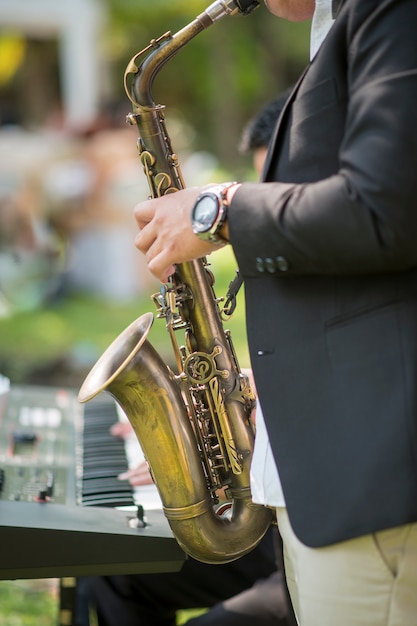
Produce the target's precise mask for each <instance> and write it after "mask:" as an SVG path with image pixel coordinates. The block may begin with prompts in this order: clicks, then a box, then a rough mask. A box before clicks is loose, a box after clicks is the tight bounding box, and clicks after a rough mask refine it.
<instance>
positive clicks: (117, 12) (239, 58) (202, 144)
mask: <svg viewBox="0 0 417 626" xmlns="http://www.w3.org/2000/svg"><path fill="white" fill-rule="evenodd" d="M107 2H108V3H109V8H110V20H109V24H110V29H109V32H108V41H107V42H106V46H107V50H108V59H109V63H110V66H111V77H112V86H111V91H112V93H113V94H114V95H115V97H116V98H119V97H120V99H121V101H123V98H124V97H125V96H124V92H123V87H122V77H123V74H124V70H125V68H126V65H127V63H128V61H129V59H130V58H131V57H132V56H133V55H134V54H136V53H137V52H138V51H139V50H141V49H143V48H144V47H145V46H146V45H147V44H148V42H149V41H150V40H151V39H153V38H157V37H159V36H160V35H162V34H163V33H165V32H166V31H168V30H170V31H171V32H172V33H175V32H177V31H178V30H180V29H181V28H182V27H184V26H185V25H186V24H188V23H189V22H190V21H192V20H193V19H194V18H195V17H196V16H197V15H198V14H199V13H201V12H202V11H203V10H204V9H205V8H206V7H207V6H208V5H209V3H208V2H205V1H204V0H175V1H174V2H173V1H172V0H152V2H149V0H107ZM308 29H309V25H308V24H306V23H304V24H290V23H289V22H286V21H284V20H278V19H276V18H274V17H272V16H271V14H270V13H269V12H268V11H267V9H266V8H265V7H264V6H263V5H262V4H261V6H260V8H259V9H258V10H256V11H255V12H254V13H253V14H252V15H251V16H250V17H242V16H240V15H239V16H236V17H226V18H225V19H224V20H222V21H220V22H219V23H217V24H215V25H213V27H212V28H210V29H209V30H208V32H207V33H201V34H200V35H199V36H198V37H196V38H195V39H194V40H193V41H191V42H190V43H189V44H187V45H186V46H185V47H184V48H183V49H182V50H180V51H179V52H178V54H177V55H176V57H175V58H173V59H172V60H171V61H169V63H168V64H167V65H166V66H165V67H164V68H163V69H162V71H161V72H160V74H159V75H158V76H157V78H156V80H155V85H154V88H153V91H152V94H153V97H154V99H155V101H156V102H158V103H162V104H165V105H166V106H167V109H168V110H167V121H168V129H169V118H170V115H171V116H176V117H182V118H183V119H185V120H187V122H188V124H189V125H190V126H191V127H192V128H194V129H195V137H194V145H193V148H195V149H198V150H202V149H203V150H209V151H211V152H213V153H215V154H216V155H217V156H218V158H219V159H220V161H221V163H222V165H224V166H225V167H227V168H233V169H234V171H236V169H235V168H236V165H237V161H239V159H237V156H236V147H237V145H238V143H239V137H240V133H241V129H242V127H243V125H244V124H245V123H246V122H247V120H248V119H249V118H250V117H252V115H253V114H254V113H255V112H256V111H257V109H258V107H260V106H262V105H263V104H264V103H265V102H266V101H267V100H269V99H270V98H273V97H276V96H277V95H278V94H279V93H280V92H281V91H283V90H284V89H285V88H287V87H288V86H289V85H290V84H292V83H293V82H294V81H295V80H296V79H297V78H298V76H299V75H300V74H301V72H302V70H303V68H304V66H305V65H306V63H307V61H308ZM128 106H129V104H128V101H127V103H126V110H127V109H128ZM242 160H243V158H242Z"/></svg>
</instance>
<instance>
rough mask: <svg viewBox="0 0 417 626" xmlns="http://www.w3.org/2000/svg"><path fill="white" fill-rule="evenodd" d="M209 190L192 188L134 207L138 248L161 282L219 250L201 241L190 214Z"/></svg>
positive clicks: (215, 246) (216, 246)
mask: <svg viewBox="0 0 417 626" xmlns="http://www.w3.org/2000/svg"><path fill="white" fill-rule="evenodd" d="M207 188H209V187H204V188H203V187H189V188H187V189H182V190H181V191H177V192H175V193H171V194H168V195H166V196H163V197H162V198H156V199H151V200H147V201H145V202H141V203H140V204H138V205H137V206H136V207H135V218H136V221H137V224H138V227H139V234H138V235H137V236H136V239H135V246H136V247H137V248H138V250H140V251H141V252H143V254H144V255H145V256H146V261H147V264H148V267H149V270H150V271H151V272H152V273H153V274H154V275H155V276H156V277H157V278H159V279H160V280H161V281H162V282H166V281H167V279H168V276H170V275H171V274H173V273H174V271H175V267H174V266H175V264H177V263H184V262H186V261H191V260H193V259H199V258H201V257H203V256H206V255H208V254H210V253H211V252H213V251H214V250H216V249H218V248H219V246H218V245H213V244H211V243H208V242H205V241H201V240H200V239H199V238H198V237H196V235H194V233H193V230H192V227H191V217H190V215H191V210H192V208H193V206H194V203H195V201H196V199H197V197H198V196H199V195H200V193H201V192H202V191H203V189H207Z"/></svg>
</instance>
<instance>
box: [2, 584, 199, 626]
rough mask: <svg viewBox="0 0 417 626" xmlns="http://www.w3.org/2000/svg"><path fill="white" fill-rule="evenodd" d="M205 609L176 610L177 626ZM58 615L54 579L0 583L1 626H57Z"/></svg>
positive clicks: (57, 595) (57, 593)
mask: <svg viewBox="0 0 417 626" xmlns="http://www.w3.org/2000/svg"><path fill="white" fill-rule="evenodd" d="M205 610H206V609H189V610H187V611H178V613H177V626H183V625H184V624H186V622H187V621H188V620H189V619H191V618H192V617H197V616H198V615H201V614H202V613H204V612H205ZM58 615H59V581H58V580H57V579H54V578H52V579H41V580H14V581H8V580H3V581H0V624H1V626H57V624H58ZM93 621H94V618H93ZM121 626H123V625H121Z"/></svg>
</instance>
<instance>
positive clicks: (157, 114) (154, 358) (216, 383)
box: [79, 0, 272, 563]
mask: <svg viewBox="0 0 417 626" xmlns="http://www.w3.org/2000/svg"><path fill="white" fill-rule="evenodd" d="M258 4H259V3H258V2H257V1H255V0H217V1H216V2H214V3H212V4H211V5H210V6H209V7H208V8H207V9H206V10H205V11H204V12H203V13H202V14H201V15H199V16H198V17H197V18H196V19H195V20H194V21H193V22H191V23H190V24H189V25H188V26H186V27H185V28H183V29H182V30H180V31H179V32H178V33H176V34H174V35H172V34H171V32H167V33H165V34H164V35H162V36H161V37H159V38H158V39H154V40H152V41H151V42H150V44H149V46H147V47H146V48H145V49H144V50H142V51H141V52H139V53H138V54H137V55H135V56H134V57H133V58H132V60H131V61H130V62H129V64H128V66H127V68H126V72H125V77H124V82H125V89H126V92H127V94H128V97H129V99H130V100H131V102H132V104H133V112H132V113H130V114H129V115H128V118H127V121H128V122H129V123H130V124H134V125H136V126H137V128H138V131H139V138H138V152H139V155H140V160H141V162H142V165H143V169H144V172H145V175H146V177H147V180H148V183H149V187H150V191H151V196H152V197H160V196H163V195H164V194H168V193H173V192H175V191H177V190H179V189H183V188H184V181H183V178H182V175H181V170H180V166H179V162H178V157H177V155H176V154H175V153H174V152H173V149H172V146H171V141H170V138H169V136H168V133H167V130H166V125H165V117H164V112H163V110H164V106H163V105H159V104H155V102H154V101H153V98H152V95H151V87H152V84H153V80H154V78H155V76H156V74H157V72H158V71H159V70H160V69H161V68H162V67H163V66H164V65H165V63H166V62H167V61H168V60H169V59H170V58H171V57H172V56H173V55H174V54H175V53H176V52H177V51H178V50H179V49H180V48H181V47H182V46H184V45H185V44H186V43H187V42H188V41H190V40H191V39H192V38H193V37H194V36H195V35H197V34H198V33H199V32H201V31H202V30H203V29H205V28H207V27H208V26H210V25H211V24H213V23H214V22H216V21H217V20H219V19H220V18H222V17H223V16H226V15H228V14H235V13H242V14H246V13H249V12H250V11H251V10H252V9H254V8H255V7H256V6H257V5H258ZM143 56H145V59H144V60H143V61H141V58H142V57H143ZM207 266H208V264H207V261H206V260H205V259H199V260H196V261H191V262H187V263H182V264H179V265H177V266H176V271H175V274H174V275H173V276H172V277H171V278H170V279H169V282H168V283H167V284H166V285H163V286H162V287H161V290H160V291H159V292H158V293H157V294H154V296H153V300H154V304H155V305H156V308H157V314H158V315H157V316H158V317H159V318H163V319H164V320H165V323H166V327H167V330H168V333H169V336H170V338H171V343H172V346H173V351H174V355H175V361H176V366H177V369H178V373H177V374H174V373H173V371H172V370H171V369H170V368H169V367H167V365H166V364H165V363H164V361H163V359H162V358H161V357H160V355H159V354H158V352H157V351H156V350H155V349H154V348H153V346H152V345H151V343H150V342H149V341H148V339H147V336H148V333H149V331H150V328H151V326H152V323H153V319H154V316H153V314H152V313H147V314H145V315H142V316H141V317H140V318H138V319H137V320H136V321H135V322H133V323H132V324H131V325H130V326H128V328H126V329H125V330H124V331H123V332H122V333H121V334H120V335H119V337H118V338H117V339H116V340H115V341H114V342H113V343H112V344H111V345H110V347H109V348H108V349H107V350H106V351H105V352H104V354H103V355H102V356H101V358H100V359H99V360H98V361H97V363H96V364H95V366H94V367H93V369H92V370H91V371H90V373H89V374H88V376H87V378H86V379H85V381H84V383H83V385H82V387H81V389H80V392H79V400H80V401H81V402H87V401H88V400H91V399H92V398H94V397H95V396H96V395H97V394H98V393H100V392H101V391H103V390H106V391H107V392H109V393H110V394H111V395H112V396H113V397H114V398H115V400H116V401H117V402H118V403H119V404H120V406H121V407H122V409H123V410H124V412H125V413H126V415H127V417H128V419H129V421H130V422H131V425H132V427H133V430H134V432H135V435H136V437H137V438H138V440H139V443H140V445H141V447H142V449H143V452H144V455H145V458H146V460H147V463H148V465H149V469H150V471H151V474H152V476H153V479H154V481H155V484H156V486H157V488H158V491H159V494H160V497H161V500H162V503H163V510H164V514H165V516H166V518H167V520H168V523H169V525H170V527H171V529H172V532H173V534H174V536H175V538H176V540H177V542H178V543H179V545H180V546H181V547H182V549H183V550H184V551H185V552H186V553H187V554H189V555H190V556H192V557H193V558H195V559H197V560H199V561H203V562H206V563H227V562H229V561H233V560H235V559H237V558H239V557H241V556H243V555H244V554H246V553H248V552H249V551H250V550H252V549H253V548H254V547H255V546H256V545H257V544H258V542H259V541H260V540H261V539H262V537H263V535H264V534H265V532H266V531H267V529H268V527H269V525H270V523H271V517H272V512H271V511H270V510H269V509H268V508H266V507H263V506H260V505H255V504H253V503H252V501H251V493H250V474H249V470H250V463H251V457H252V452H253V443H254V429H253V426H252V423H251V421H250V413H251V411H252V409H253V406H254V401H255V398H254V395H253V393H252V390H251V389H250V385H249V382H248V379H247V377H246V376H245V375H243V373H242V372H241V371H240V368H239V365H238V361H237V357H236V354H235V350H234V348H233V344H232V340H231V337H230V333H229V331H225V330H224V329H223V324H222V315H223V313H224V314H225V315H226V317H227V312H228V311H227V310H226V309H228V310H229V311H230V309H231V308H233V307H226V306H225V307H224V309H223V312H221V311H220V309H219V300H218V299H217V298H216V296H215V294H214V290H213V284H214V279H213V276H212V274H211V272H210V271H209V270H208V267H207ZM178 331H181V333H182V336H183V338H184V345H179V342H178V340H177V334H178ZM220 490H222V492H224V493H226V501H225V502H223V501H222V502H220V500H219V497H218V492H219V491H220Z"/></svg>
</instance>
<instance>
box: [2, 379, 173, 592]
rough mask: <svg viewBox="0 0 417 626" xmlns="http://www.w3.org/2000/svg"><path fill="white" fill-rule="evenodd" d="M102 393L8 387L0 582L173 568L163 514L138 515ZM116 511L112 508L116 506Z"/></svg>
mask: <svg viewBox="0 0 417 626" xmlns="http://www.w3.org/2000/svg"><path fill="white" fill-rule="evenodd" d="M116 419H117V411H116V406H115V404H114V402H113V400H112V399H111V398H110V397H109V396H108V395H106V394H101V396H100V397H98V398H97V399H95V400H93V401H92V402H90V403H88V404H86V405H80V404H79V403H78V401H77V398H76V392H75V391H72V390H66V389H57V388H51V387H38V386H12V387H11V389H10V392H9V395H8V397H7V402H3V404H2V405H0V541H1V542H2V558H1V559H0V580H1V579H12V578H47V577H53V578H62V577H66V576H81V575H104V574H110V573H112V574H118V573H120V574H121V573H126V574H129V573H141V572H164V571H178V570H179V569H180V568H181V565H182V563H183V561H184V559H185V555H184V553H183V551H182V550H181V549H180V548H179V546H178V544H177V542H176V541H175V538H174V537H173V535H172V532H171V530H170V528H169V525H168V523H167V521H166V519H165V517H164V515H163V512H162V510H161V509H150V510H146V509H145V525H143V524H142V522H141V516H142V514H141V512H140V514H139V516H138V514H137V507H136V505H135V503H134V497H133V494H132V490H131V488H130V486H129V485H128V484H127V483H123V481H119V480H118V479H117V476H118V474H119V473H120V472H122V471H124V470H125V469H126V466H127V459H126V456H125V455H124V446H123V442H122V441H121V440H117V439H116V438H113V437H112V436H111V435H110V433H109V428H110V426H111V424H112V423H113V422H114V421H116ZM115 507H118V508H115Z"/></svg>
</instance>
